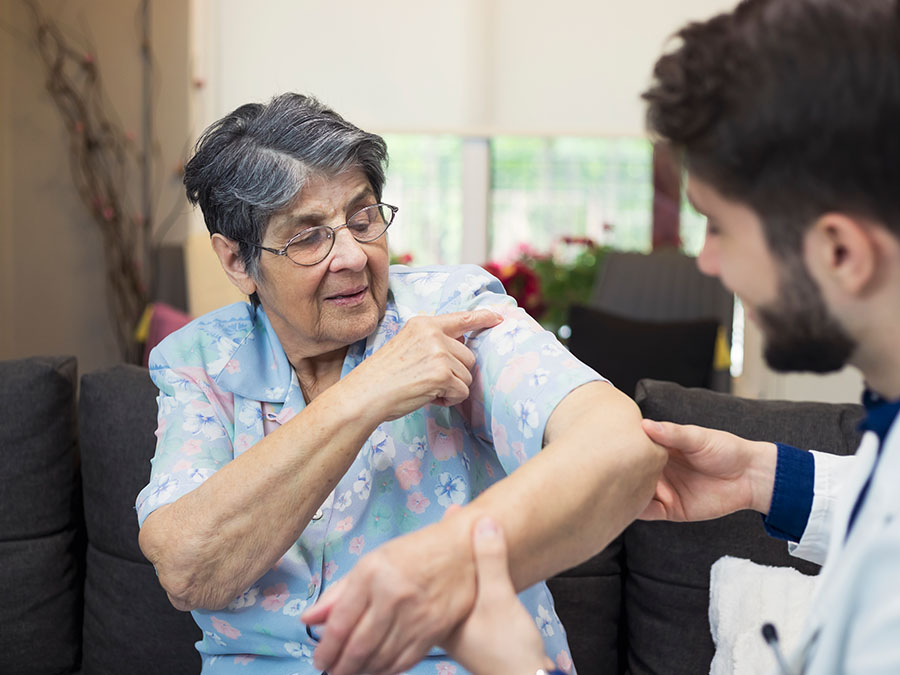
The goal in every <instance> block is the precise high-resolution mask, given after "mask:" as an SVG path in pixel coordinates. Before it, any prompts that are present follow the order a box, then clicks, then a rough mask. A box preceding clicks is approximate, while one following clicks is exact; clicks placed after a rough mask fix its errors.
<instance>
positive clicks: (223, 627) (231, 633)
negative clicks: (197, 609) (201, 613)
mask: <svg viewBox="0 0 900 675" xmlns="http://www.w3.org/2000/svg"><path fill="white" fill-rule="evenodd" d="M210 621H212V625H213V628H215V629H216V632H217V633H221V634H222V635H224V636H225V637H227V638H231V639H232V640H237V639H238V638H239V637H241V631H239V630H238V629H237V628H235V627H234V626H232V625H231V624H230V623H228V622H227V621H222V619H219V618H217V617H215V616H213V617H210Z"/></svg>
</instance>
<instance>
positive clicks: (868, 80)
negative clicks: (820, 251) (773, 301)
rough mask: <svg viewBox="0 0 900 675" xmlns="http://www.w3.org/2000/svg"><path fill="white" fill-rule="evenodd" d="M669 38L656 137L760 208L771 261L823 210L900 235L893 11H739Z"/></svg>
mask: <svg viewBox="0 0 900 675" xmlns="http://www.w3.org/2000/svg"><path fill="white" fill-rule="evenodd" d="M675 38H676V42H675V44H674V49H673V50H672V51H670V52H668V53H666V54H664V55H663V56H662V57H661V58H660V59H659V60H658V61H657V63H656V66H655V68H654V82H653V84H652V86H651V87H650V88H649V89H648V90H647V91H646V92H645V93H644V95H643V97H644V99H645V100H646V101H647V103H648V111H647V124H648V127H649V129H650V131H651V133H652V134H654V135H655V136H657V137H659V138H660V139H661V140H663V141H665V142H668V143H669V144H671V145H672V146H673V147H674V148H675V149H676V150H677V151H680V152H681V154H682V157H683V160H684V163H685V167H686V168H687V170H688V171H689V172H690V173H691V174H693V175H695V176H697V177H698V178H700V179H702V180H704V181H705V182H708V183H710V184H711V185H712V186H713V187H715V188H716V189H717V190H719V191H720V192H721V193H722V194H724V195H726V196H728V197H730V198H732V199H736V200H738V201H741V202H744V203H746V204H748V205H749V206H750V207H752V208H753V209H754V210H755V211H756V212H757V213H758V214H759V215H760V218H761V220H762V221H763V227H764V229H765V232H766V236H767V239H768V242H769V244H770V246H771V247H772V249H773V251H775V252H776V254H786V253H788V252H789V251H794V252H796V251H798V250H799V247H800V246H801V242H802V236H803V233H804V232H805V231H806V229H807V228H808V227H809V226H810V225H811V224H812V222H813V221H814V220H815V218H816V217H818V216H819V215H821V214H823V213H826V212H828V211H839V212H843V213H850V214H854V215H857V216H861V217H866V218H871V219H873V220H875V221H878V222H880V223H882V224H884V225H885V226H886V227H888V228H890V230H891V231H892V232H893V233H894V234H895V235H896V236H900V7H898V1H897V0H745V1H744V2H742V3H740V5H738V7H737V8H736V9H735V10H734V11H733V12H731V13H727V14H721V15H719V16H716V17H714V18H712V19H710V20H709V21H706V22H702V23H692V24H690V25H688V26H687V27H685V28H684V29H683V30H681V31H679V32H678V33H677V34H676V36H675Z"/></svg>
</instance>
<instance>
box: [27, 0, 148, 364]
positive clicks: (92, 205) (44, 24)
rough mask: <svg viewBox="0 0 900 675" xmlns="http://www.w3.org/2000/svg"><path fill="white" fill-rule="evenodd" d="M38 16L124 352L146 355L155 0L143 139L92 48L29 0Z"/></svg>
mask: <svg viewBox="0 0 900 675" xmlns="http://www.w3.org/2000/svg"><path fill="white" fill-rule="evenodd" d="M26 4H27V5H28V7H29V8H30V9H31V12H32V16H33V29H34V38H35V41H36V45H37V48H38V51H39V53H40V56H41V59H42V61H43V63H44V65H45V66H46V69H47V90H48V92H49V93H50V95H51V97H52V98H53V101H54V103H55V104H56V107H57V109H58V110H59V112H60V114H61V115H62V117H63V121H64V124H65V128H66V130H67V132H68V134H69V139H70V148H69V159H70V164H71V170H72V177H73V180H74V183H75V187H76V189H77V191H78V194H79V196H80V198H81V201H82V202H83V203H84V205H85V206H86V207H87V209H88V211H89V213H90V214H91V217H92V218H93V220H94V222H95V223H96V224H97V226H98V228H99V230H100V233H101V238H102V242H103V254H104V263H105V267H106V289H107V296H108V305H109V311H110V314H111V318H112V321H113V325H114V329H115V334H116V339H117V342H118V344H119V348H120V350H121V354H122V357H123V358H124V359H125V360H126V361H129V362H132V363H140V360H141V351H140V345H139V344H138V343H137V342H136V340H135V337H134V331H135V327H136V326H137V324H138V322H139V320H140V318H141V315H142V314H143V312H144V310H145V308H146V307H147V304H148V302H149V301H150V300H151V299H152V296H151V289H152V288H153V285H154V281H155V280H154V279H153V273H154V270H155V267H156V266H155V260H154V257H155V254H156V246H155V244H154V241H153V223H152V221H151V212H150V195H149V192H150V186H149V179H148V176H149V168H150V161H151V157H150V151H149V147H150V146H149V144H150V142H151V139H152V136H151V134H152V127H151V126H150V123H149V100H148V98H147V94H148V88H147V87H148V84H149V79H148V69H149V68H150V67H151V60H150V52H149V40H148V39H147V35H146V32H147V28H146V25H147V14H146V13H147V0H143V2H142V7H141V10H142V11H143V12H144V16H143V19H144V26H145V27H144V39H143V42H142V45H141V49H142V58H143V61H144V64H143V69H144V83H145V90H144V94H145V98H144V101H143V105H144V109H145V111H144V114H145V119H144V129H143V132H144V138H143V139H142V144H143V147H142V148H141V149H138V148H137V147H136V145H135V138H134V134H133V133H128V132H126V131H124V130H123V129H122V127H121V125H120V124H119V123H118V122H117V121H116V120H115V119H114V118H113V116H112V115H111V114H110V112H109V110H110V106H109V103H108V101H107V98H106V96H105V94H104V91H103V87H102V85H101V80H100V73H99V71H98V68H97V64H96V62H95V59H94V57H93V55H92V54H91V53H89V52H88V53H85V52H84V51H81V50H78V49H76V48H75V47H73V45H72V44H71V42H70V41H69V40H67V38H66V36H65V35H64V34H63V32H62V31H61V30H60V28H59V26H58V25H57V24H56V23H55V22H54V21H53V20H52V19H49V18H48V17H47V16H46V15H44V14H43V13H42V12H41V10H40V8H39V7H38V5H37V4H36V3H35V2H34V0H26ZM138 170H140V183H141V199H140V202H141V203H140V204H139V205H136V204H134V203H133V202H134V198H133V197H132V196H131V195H132V194H133V192H134V187H133V185H134V184H135V183H137V182H138Z"/></svg>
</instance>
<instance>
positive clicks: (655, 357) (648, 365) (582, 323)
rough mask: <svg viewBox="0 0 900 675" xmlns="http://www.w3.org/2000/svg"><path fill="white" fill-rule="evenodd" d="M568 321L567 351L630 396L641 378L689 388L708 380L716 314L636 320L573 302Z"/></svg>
mask: <svg viewBox="0 0 900 675" xmlns="http://www.w3.org/2000/svg"><path fill="white" fill-rule="evenodd" d="M569 326H570V328H571V329H572V336H571V337H570V338H569V343H568V347H569V349H570V350H571V352H572V353H573V354H574V355H575V356H576V357H577V358H578V359H579V360H580V361H583V362H584V363H586V364H587V365H589V366H591V367H592V368H593V369H594V370H596V371H597V372H598V373H600V374H601V375H603V376H604V377H606V378H608V379H609V380H610V382H612V383H613V384H614V385H615V386H616V387H617V388H618V389H620V390H621V391H623V392H624V393H626V394H628V395H629V396H632V397H633V396H634V391H635V387H636V386H637V382H638V380H640V379H642V378H646V377H652V378H654V379H657V380H669V381H671V382H677V383H679V384H683V385H685V386H689V387H704V386H707V385H708V384H709V378H710V374H711V373H712V365H713V355H714V351H715V350H714V348H715V343H716V334H717V332H718V329H719V328H718V326H719V324H718V322H717V321H716V320H715V319H699V320H691V321H641V320H637V319H630V318H626V317H623V316H618V315H616V314H610V313H609V312H604V311H603V310H599V309H593V308H591V307H582V306H578V305H575V306H573V307H572V308H571V309H570V311H569Z"/></svg>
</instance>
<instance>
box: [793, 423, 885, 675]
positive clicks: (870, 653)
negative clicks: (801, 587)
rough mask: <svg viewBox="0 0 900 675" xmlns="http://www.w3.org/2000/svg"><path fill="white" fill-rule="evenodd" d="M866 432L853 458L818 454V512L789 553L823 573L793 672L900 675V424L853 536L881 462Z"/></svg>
mask: <svg viewBox="0 0 900 675" xmlns="http://www.w3.org/2000/svg"><path fill="white" fill-rule="evenodd" d="M877 449H878V437H877V436H876V435H875V434H874V433H872V432H867V433H866V434H865V436H864V437H863V439H862V442H861V444H860V447H859V450H857V453H856V456H855V458H845V457H835V456H833V455H827V454H823V453H815V465H816V478H815V487H814V497H813V506H812V511H811V513H810V519H809V521H808V524H807V527H806V530H805V531H804V533H803V537H802V539H801V540H800V541H799V542H798V543H797V544H791V545H790V547H791V553H792V554H793V555H796V556H799V557H802V558H804V559H806V560H811V561H813V562H818V563H821V562H822V561H823V560H824V566H823V568H822V571H821V572H820V574H819V577H818V586H817V590H816V594H815V596H814V598H813V601H812V606H811V609H810V613H809V617H808V619H807V622H806V627H805V629H804V634H803V637H802V638H801V640H800V643H799V644H800V646H799V648H798V649H796V650H795V651H794V653H793V654H792V657H791V658H790V659H789V660H790V662H791V666H792V667H793V673H795V674H797V673H806V674H814V675H825V674H829V675H830V674H835V675H837V674H838V673H842V674H843V673H848V674H851V673H853V674H855V673H859V674H863V673H865V675H887V674H888V673H890V674H892V675H897V674H900V424H898V422H897V421H896V420H895V421H894V424H893V425H892V427H891V429H890V430H889V432H888V435H887V437H886V439H885V446H884V449H883V451H882V452H883V456H882V457H881V459H880V460H879V462H878V468H877V470H876V473H875V477H874V479H873V482H872V484H871V486H870V488H869V492H868V495H867V496H866V499H865V501H864V503H863V506H862V509H861V510H860V512H859V513H858V514H857V517H856V521H855V523H854V526H853V530H852V532H851V534H850V537H849V538H847V537H846V532H847V523H848V520H849V517H850V512H851V510H852V509H853V505H854V503H855V502H856V498H857V496H858V495H859V492H860V490H861V489H862V487H863V484H864V483H865V480H866V477H867V476H868V475H869V473H870V472H871V470H872V466H873V463H874V462H875V458H876V455H877Z"/></svg>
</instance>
